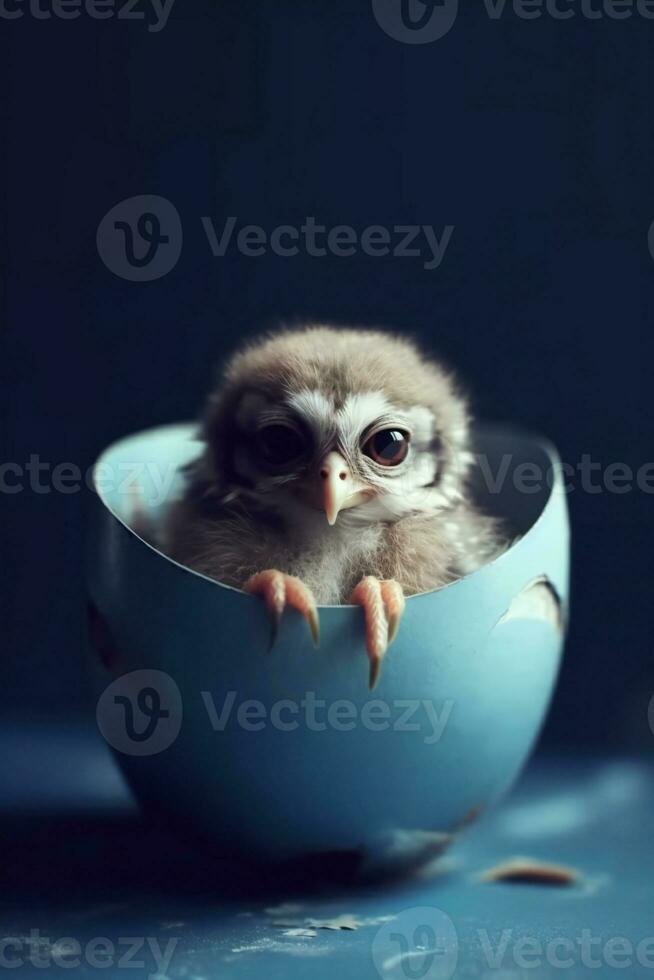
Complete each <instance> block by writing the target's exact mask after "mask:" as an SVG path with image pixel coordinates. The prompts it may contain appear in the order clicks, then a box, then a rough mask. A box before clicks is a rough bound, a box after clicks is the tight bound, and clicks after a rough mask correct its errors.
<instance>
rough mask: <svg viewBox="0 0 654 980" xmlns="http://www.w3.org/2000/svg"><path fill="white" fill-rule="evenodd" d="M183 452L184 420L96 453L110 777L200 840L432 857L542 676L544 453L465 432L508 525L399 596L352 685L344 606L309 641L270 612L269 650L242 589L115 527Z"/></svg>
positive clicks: (357, 647) (484, 780) (556, 474)
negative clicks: (377, 655)
mask: <svg viewBox="0 0 654 980" xmlns="http://www.w3.org/2000/svg"><path fill="white" fill-rule="evenodd" d="M200 448H201V446H200V443H199V442H198V441H197V440H196V438H195V436H194V427H192V426H190V425H178V426H169V427H165V428H159V429H155V430H152V431H148V432H144V433H139V434H137V435H134V436H131V437H128V438H126V439H124V440H122V441H120V442H118V443H116V444H115V445H113V446H111V447H110V448H109V449H107V450H106V452H105V453H104V454H103V455H102V456H101V458H100V460H99V461H98V463H97V464H96V469H95V484H96V489H97V494H94V495H93V501H92V515H91V517H92V522H91V523H92V528H91V531H92V533H91V535H90V552H89V576H88V581H89V592H90V597H91V601H92V603H93V606H94V608H95V610H96V613H95V628H94V636H95V638H96V646H97V647H98V649H99V651H100V652H101V654H102V655H103V656H104V660H105V662H106V663H108V664H109V665H110V667H111V670H105V669H104V668H103V669H102V671H100V675H101V683H100V685H99V688H98V690H99V691H101V690H103V689H104V688H106V689H107V690H106V691H105V693H104V694H103V695H102V696H101V698H100V700H99V702H98V724H99V726H100V729H101V730H102V731H103V734H105V737H107V739H108V741H109V742H110V744H111V745H112V746H113V747H114V749H115V750H116V756H117V758H118V760H119V762H120V764H121V766H122V767H123V769H124V771H125V773H126V774H127V776H128V778H129V780H130V783H131V785H132V786H133V787H134V789H135V791H136V792H137V794H138V795H139V796H140V797H141V798H142V799H143V800H144V801H147V802H148V803H149V804H153V805H155V806H159V807H160V808H162V809H164V810H165V811H168V812H170V813H172V814H174V815H175V816H176V817H178V818H181V819H182V820H183V821H185V822H187V823H188V825H189V827H193V828H195V829H199V830H201V831H203V832H205V833H207V834H209V835H210V836H211V838H212V840H213V841H214V842H215V843H216V845H217V846H218V847H220V848H224V849H226V850H232V851H233V850H238V851H243V852H245V853H247V854H248V855H250V856H257V857H259V858H267V859H285V858H290V857H296V856H303V855H313V854H324V853H329V852H335V851H348V852H350V851H357V852H359V853H361V854H362V855H364V856H365V858H367V859H368V860H370V861H371V862H372V863H373V864H375V863H379V864H380V865H384V864H391V865H392V864H393V863H395V862H398V861H399V862H402V861H404V860H414V859H421V858H422V857H424V858H426V857H429V856H433V854H436V853H440V851H441V850H442V849H443V848H444V847H445V846H447V844H448V843H449V842H450V840H451V839H452V837H453V835H455V834H456V833H458V831H459V830H461V829H462V828H463V827H464V826H465V825H466V823H467V822H469V821H470V820H471V819H473V818H474V817H475V816H476V815H478V814H479V813H480V812H481V811H483V810H484V809H485V808H486V807H488V806H489V805H490V804H492V803H493V802H494V801H496V800H497V799H498V798H499V797H500V795H501V794H502V793H504V792H505V791H506V789H507V788H508V787H509V785H510V784H511V782H512V781H513V780H514V778H515V777H516V774H517V773H518V771H519V769H520V767H521V766H522V765H523V763H524V761H525V759H526V758H527V755H528V753H529V751H530V749H531V747H532V745H533V743H534V740H535V738H536V736H537V734H538V731H539V729H540V726H541V724H542V722H543V718H544V715H545V712H546V710H547V706H548V703H549V700H550V696H551V694H552V690H553V686H554V683H555V679H556V675H557V671H558V668H559V662H560V656H561V650H562V645H563V626H562V623H563V620H564V618H565V611H566V603H567V595H568V522H567V511H566V503H565V493H564V490H563V484H562V476H561V469H560V464H559V461H558V457H557V456H556V453H555V451H554V450H553V449H552V447H550V446H549V445H547V444H545V443H543V442H541V441H540V440H536V439H534V438H532V437H528V436H525V435H523V434H520V433H517V432H513V431H505V430H499V429H494V428H492V429H491V428H488V429H482V430H479V432H478V433H477V450H478V453H480V454H481V456H480V458H481V459H482V461H485V462H484V463H483V465H482V466H478V467H476V470H475V472H476V481H477V486H476V490H475V492H476V493H477V495H478V497H479V500H480V503H481V504H482V506H483V507H485V508H486V509H487V510H488V511H491V512H493V513H496V514H498V515H499V516H500V517H502V518H503V519H504V520H506V521H508V522H509V523H510V526H511V528H512V529H513V532H515V534H516V540H515V542H514V543H513V544H512V546H511V547H510V548H509V549H508V550H507V551H506V552H505V553H504V554H502V555H501V556H500V557H499V558H497V559H496V560H495V561H493V562H491V563H490V564H488V565H486V566H484V567H482V568H480V569H479V570H478V571H476V572H474V573H473V574H471V575H468V576H467V577H465V578H463V579H461V580H460V581H458V582H455V583H454V584H452V585H450V586H448V587H446V588H444V589H440V590H438V591H435V592H429V593H425V594H423V595H417V596H414V597H411V598H409V599H408V601H407V607H406V612H405V615H404V618H403V620H402V623H401V627H400V630H399V633H398V636H397V639H396V640H395V642H394V644H393V645H392V646H391V648H390V649H389V651H388V654H387V656H386V659H385V661H384V664H383V669H382V672H381V678H380V681H379V684H378V687H377V688H376V690H375V691H374V692H370V691H369V690H368V686H367V677H368V662H367V658H366V655H365V649H364V642H363V612H362V610H361V609H359V608H357V607H352V606H329V607H321V608H320V624H321V642H320V647H319V649H317V650H316V649H314V647H313V645H312V643H311V640H310V636H309V632H308V629H307V627H306V624H305V622H304V620H303V619H302V618H301V617H300V616H299V615H298V614H297V613H296V612H295V611H293V610H290V611H287V612H286V613H285V615H284V617H283V620H282V624H281V628H280V632H279V637H278V641H277V644H276V646H275V648H274V649H273V650H272V651H271V652H269V651H268V640H269V621H268V617H267V614H266V611H265V609H264V605H263V603H262V601H261V600H260V599H259V598H256V597H253V596H250V595H246V594H244V593H242V592H240V591H238V590H236V589H232V588H229V587H227V586H223V585H220V584H218V583H216V582H213V581H211V580H210V579H208V578H205V577H204V576H202V575H199V574H197V573H195V572H193V571H191V570H189V569H187V568H184V567H182V566H180V565H178V564H176V563H175V562H174V561H172V560H170V559H169V558H167V557H166V556H165V555H164V554H162V553H161V552H160V551H158V550H156V548H154V547H153V546H152V545H151V544H149V543H147V542H146V541H145V540H143V538H142V537H140V536H139V535H138V534H137V533H136V532H135V531H134V530H132V529H131V528H130V526H129V525H130V523H131V524H133V523H134V521H135V514H136V515H137V517H136V520H137V522H138V521H141V522H142V521H143V519H144V516H145V518H146V520H147V522H149V523H152V522H156V521H160V520H161V519H162V517H163V514H164V513H165V509H166V507H167V506H168V505H169V504H170V501H171V500H172V499H174V498H175V496H176V495H178V494H179V492H180V489H181V486H182V479H183V477H182V475H181V474H180V467H182V466H183V465H184V464H186V463H187V462H189V461H190V460H191V459H193V458H194V457H195V456H196V455H197V453H198V452H199V451H200ZM506 460H508V462H505V461H506ZM525 463H530V464H534V465H535V466H536V467H538V468H539V472H540V473H541V477H542V479H541V485H540V487H537V488H536V489H534V487H533V486H532V487H531V489H530V492H525V490H524V487H523V488H522V491H521V490H520V489H519V488H518V487H517V474H518V473H521V476H520V479H522V478H523V476H524V471H523V470H522V471H521V470H519V467H521V465H522V464H525ZM484 472H485V473H486V477H487V478H486V479H485V480H484V479H482V476H483V474H484ZM502 472H504V478H503V479H502V477H501V474H502ZM495 477H497V478H498V479H499V480H500V482H501V483H502V485H501V487H500V488H498V487H495V488H493V486H492V480H493V478H495ZM134 486H137V487H138V491H137V492H134V489H133V488H134ZM130 487H131V489H130ZM493 490H495V492H493ZM525 596H526V597H527V599H529V598H530V597H532V596H535V597H536V599H537V600H538V601H536V602H530V601H523V598H524V597H525ZM162 678H163V685H162V684H161V683H160V681H161V679H162ZM109 684H113V686H112V687H111V688H109V687H108V685H109ZM144 691H145V694H144ZM171 691H172V693H171ZM139 699H140V700H139ZM246 702H249V704H247V703H246ZM166 711H167V712H168V714H167V715H166ZM128 723H129V726H130V727H129V731H127V733H126V730H125V728H126V726H127V725H128ZM156 729H159V730H158V731H157V730H156ZM151 730H152V734H151ZM135 733H136V734H135ZM132 735H134V736H135V737H134V738H132ZM139 738H140V741H138V739H139Z"/></svg>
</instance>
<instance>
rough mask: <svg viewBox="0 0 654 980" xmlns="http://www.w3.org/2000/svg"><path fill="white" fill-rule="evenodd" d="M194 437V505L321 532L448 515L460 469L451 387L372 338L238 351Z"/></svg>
mask: <svg viewBox="0 0 654 980" xmlns="http://www.w3.org/2000/svg"><path fill="white" fill-rule="evenodd" d="M203 434H204V439H205V440H206V451H205V454H204V456H203V457H202V459H201V461H200V463H199V464H198V466H197V467H196V468H195V473H194V480H195V485H196V489H197V491H198V492H199V493H200V494H202V495H204V496H205V497H207V498H210V499H219V500H221V501H223V502H226V501H234V500H240V501H241V502H242V504H243V505H244V506H251V507H258V508H264V509H265V510H267V511H269V512H270V513H271V514H277V515H279V516H280V517H282V518H283V517H285V518H287V519H289V520H292V519H299V518H301V517H302V516H303V515H304V516H309V515H312V516H314V517H315V516H317V515H319V514H322V516H323V520H324V521H326V524H327V525H332V526H333V525H338V526H347V525H350V526H352V525H365V524H372V523H377V522H380V521H386V522H395V521H398V520H400V519H402V518H403V517H405V516H407V515H409V514H427V513H432V512H434V511H437V510H439V509H442V508H444V507H447V506H450V505H451V504H452V503H454V502H455V501H456V500H457V499H459V498H460V497H461V495H462V491H463V486H464V480H465V476H466V472H467V469H468V465H469V462H470V458H471V457H470V454H469V452H468V440H469V422H468V411H467V407H466V402H465V400H464V398H463V397H462V395H461V394H460V393H459V391H458V390H457V388H456V386H455V384H454V383H453V381H452V379H451V377H450V376H449V375H448V374H447V373H446V372H445V371H444V370H443V368H442V367H441V366H440V365H439V364H438V363H437V362H435V361H433V360H430V359H428V358H426V357H425V356H423V355H422V354H421V353H420V351H419V350H418V349H417V347H416V346H415V345H414V344H413V343H411V342H410V341H409V340H407V339H405V338H404V337H399V336H395V335H392V334H389V333H385V332H381V331H378V330H365V329H350V328H347V329H345V328H343V329H341V328H338V329H337V328H332V327H329V326H311V327H304V328H302V329H294V330H288V331H283V332H280V333H276V334H274V335H271V336H268V337H264V338H263V339H260V340H257V341H255V342H254V343H251V344H249V345H248V346H247V347H245V348H244V349H242V350H241V351H239V352H238V353H237V354H236V355H235V356H234V357H233V358H232V360H231V361H230V362H229V363H228V365H227V367H226V369H225V372H224V375H223V377H222V379H221V382H220V384H219V386H218V388H217V390H216V391H215V392H214V394H212V396H211V397H210V399H209V403H208V406H207V410H206V415H205V420H204V433H203Z"/></svg>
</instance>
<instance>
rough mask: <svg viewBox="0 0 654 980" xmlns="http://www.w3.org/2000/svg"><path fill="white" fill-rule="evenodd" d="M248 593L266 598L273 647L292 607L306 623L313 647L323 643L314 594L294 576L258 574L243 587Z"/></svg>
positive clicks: (269, 571) (273, 571)
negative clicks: (283, 617)
mask: <svg viewBox="0 0 654 980" xmlns="http://www.w3.org/2000/svg"><path fill="white" fill-rule="evenodd" d="M243 589H244V591H245V592H250V593H251V594H253V595H260V596H262V597H263V599H264V601H265V603H266V607H267V609H268V613H269V615H270V647H269V649H271V650H272V648H273V647H274V645H275V642H276V640H277V633H278V631H279V624H280V622H281V618H282V613H283V612H284V609H285V608H286V606H292V607H293V608H294V609H297V610H298V612H300V613H302V615H303V616H304V618H305V619H306V621H307V623H308V625H309V629H310V631H311V637H312V639H313V644H314V646H316V647H317V646H318V644H319V643H320V624H319V621H318V609H317V608H316V601H315V599H314V598H313V594H312V592H311V590H310V589H309V588H308V587H307V586H306V585H305V584H304V582H302V581H301V580H300V579H299V578H295V576H294V575H286V574H285V573H284V572H279V571H277V569H275V568H268V569H266V571H264V572H257V574H256V575H253V576H252V577H251V578H249V579H248V580H247V582H246V583H245V585H244V586H243Z"/></svg>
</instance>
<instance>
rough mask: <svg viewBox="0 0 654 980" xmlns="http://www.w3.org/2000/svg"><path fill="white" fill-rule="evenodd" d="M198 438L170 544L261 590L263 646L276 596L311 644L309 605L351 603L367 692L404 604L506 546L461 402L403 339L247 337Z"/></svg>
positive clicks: (213, 573) (336, 334)
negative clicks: (480, 484)
mask: <svg viewBox="0 0 654 980" xmlns="http://www.w3.org/2000/svg"><path fill="white" fill-rule="evenodd" d="M203 436H204V440H205V443H206V448H205V450H204V453H203V454H202V456H201V457H200V458H199V459H198V461H197V462H195V463H193V464H192V466H191V467H190V468H189V470H188V473H187V476H188V483H187V488H186V492H185V494H184V496H183V498H182V500H181V501H180V502H179V503H178V504H177V505H176V506H175V507H174V508H173V511H172V513H171V515H170V518H169V523H168V528H167V543H166V548H167V550H168V552H169V553H170V554H171V556H172V557H173V558H175V559H176V560H177V561H179V562H181V563H182V564H185V565H188V566H190V567H191V568H193V569H195V570H197V571H199V572H202V573H203V574H205V575H208V576H210V577H211V578H214V579H217V580H218V581H219V582H224V583H226V584H228V585H232V586H236V587H239V588H243V589H245V590H246V591H248V592H252V593H256V594H258V595H261V596H262V597H263V599H264V600H265V602H266V605H267V608H268V610H269V613H270V616H271V620H272V638H273V641H274V637H275V633H276V628H277V624H278V622H279V619H280V617H281V615H282V613H283V610H284V607H285V606H286V605H290V606H293V607H295V608H296V609H298V610H299V611H300V612H301V613H302V614H303V615H304V616H305V617H306V620H307V622H308V624H309V627H310V629H311V633H312V636H313V639H314V642H315V643H318V631H319V626H318V609H317V604H318V603H320V604H337V603H347V602H349V603H353V604H358V605H361V606H362V607H363V609H364V612H365V648H366V651H367V653H368V657H369V659H370V686H371V687H373V686H374V684H375V682H376V680H377V677H378V674H379V669H380V664H381V661H382V658H383V656H384V654H385V652H386V649H387V647H388V645H389V644H390V643H391V642H392V640H393V638H394V637H395V635H396V633H397V629H398V626H399V622H400V618H401V616H402V612H403V609H404V597H405V596H408V595H412V594H414V593H417V592H425V591H428V590H431V589H437V588H439V587H441V586H443V585H446V584H447V583H448V582H452V581H453V580H454V579H456V578H459V577H460V576H462V575H465V574H467V573H468V572H471V571H473V570H474V569H475V568H477V567H478V566H479V565H481V564H482V563H483V562H485V561H487V560H489V559H490V558H492V557H494V555H495V554H497V553H498V551H499V550H500V548H501V539H500V534H499V531H498V527H497V524H496V522H495V520H494V519H493V518H491V517H489V516H487V515H485V514H483V513H481V512H480V511H479V510H477V509H476V508H475V506H474V505H473V504H472V502H471V501H470V499H469V498H468V495H467V493H466V477H467V474H468V470H469V466H470V463H471V462H472V455H471V452H470V445H469V419H468V411H467V407H466V402H465V400H464V399H463V397H462V396H461V394H460V393H459V392H458V390H457V388H456V387H455V385H454V384H453V382H452V380H451V378H450V377H449V376H448V375H447V374H446V373H445V371H444V370H443V369H442V368H441V367H440V366H439V364H438V363H436V362H434V361H430V360H428V359H426V358H425V357H423V356H422V355H421V354H420V352H419V351H418V350H417V348H416V347H415V346H414V345H413V344H412V343H410V342H409V341H408V340H406V339H405V338H401V337H398V336H394V335H391V334H387V333H384V332H380V331H369V330H364V329H334V328H330V327H327V326H310V327H305V328H303V329H299V330H289V331H284V332H281V333H277V334H275V335H272V336H270V337H266V338H264V339H261V340H258V341H256V342H255V343H252V344H250V345H248V346H247V347H245V348H244V349H243V350H241V351H240V352H239V353H237V354H236V356H235V357H233V358H232V360H231V361H230V363H229V364H228V365H227V368H226V371H225V373H224V377H223V380H222V382H221V384H220V386H219V388H218V389H217V391H215V392H214V393H213V394H212V395H211V396H210V398H209V401H208V406H207V409H206V414H205V420H204V429H203Z"/></svg>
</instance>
